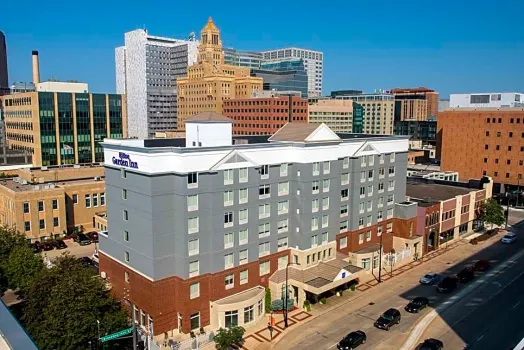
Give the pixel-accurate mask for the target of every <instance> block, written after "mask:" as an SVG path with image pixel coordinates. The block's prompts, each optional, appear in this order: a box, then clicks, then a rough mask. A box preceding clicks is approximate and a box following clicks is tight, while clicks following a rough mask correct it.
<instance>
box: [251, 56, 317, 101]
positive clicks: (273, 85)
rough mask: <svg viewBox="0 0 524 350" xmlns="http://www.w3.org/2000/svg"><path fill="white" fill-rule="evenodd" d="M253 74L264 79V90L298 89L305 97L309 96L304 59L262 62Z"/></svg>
mask: <svg viewBox="0 0 524 350" xmlns="http://www.w3.org/2000/svg"><path fill="white" fill-rule="evenodd" d="M251 76H253V77H260V78H263V79H264V90H269V91H271V90H276V91H298V92H300V94H301V96H302V97H303V98H307V96H308V77H307V72H306V69H305V67H304V61H303V60H302V59H288V60H282V61H272V62H267V63H261V64H260V68H259V69H253V70H252V71H251Z"/></svg>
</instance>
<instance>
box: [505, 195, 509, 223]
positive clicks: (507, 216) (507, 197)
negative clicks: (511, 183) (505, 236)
mask: <svg viewBox="0 0 524 350" xmlns="http://www.w3.org/2000/svg"><path fill="white" fill-rule="evenodd" d="M506 199H507V201H508V202H507V204H508V205H507V213H506V227H505V229H506V230H507V229H508V219H509V196H508V192H506Z"/></svg>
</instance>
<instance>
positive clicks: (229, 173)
mask: <svg viewBox="0 0 524 350" xmlns="http://www.w3.org/2000/svg"><path fill="white" fill-rule="evenodd" d="M232 183H233V169H229V170H224V185H231V184H232Z"/></svg>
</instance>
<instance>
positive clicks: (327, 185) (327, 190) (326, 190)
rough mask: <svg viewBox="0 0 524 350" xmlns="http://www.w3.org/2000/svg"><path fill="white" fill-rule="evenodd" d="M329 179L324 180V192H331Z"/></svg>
mask: <svg viewBox="0 0 524 350" xmlns="http://www.w3.org/2000/svg"><path fill="white" fill-rule="evenodd" d="M329 183H330V181H329V179H326V180H323V181H322V192H329Z"/></svg>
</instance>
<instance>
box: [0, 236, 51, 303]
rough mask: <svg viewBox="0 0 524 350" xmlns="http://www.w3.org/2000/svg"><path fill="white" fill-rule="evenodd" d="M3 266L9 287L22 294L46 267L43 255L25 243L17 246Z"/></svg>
mask: <svg viewBox="0 0 524 350" xmlns="http://www.w3.org/2000/svg"><path fill="white" fill-rule="evenodd" d="M3 266H4V267H3V270H4V273H5V276H6V277H7V284H8V286H9V288H11V289H13V290H15V289H18V290H19V291H20V292H22V294H23V293H24V291H25V290H26V289H27V288H28V287H29V286H30V285H31V283H32V282H33V280H34V279H35V277H36V276H37V275H38V274H39V273H40V272H41V271H42V269H43V268H44V264H43V262H42V258H41V256H40V255H35V254H34V253H33V251H32V250H31V249H30V248H29V247H27V246H25V245H22V246H15V247H14V248H13V250H12V251H11V254H9V257H8V259H7V261H6V262H5V263H4V264H3Z"/></svg>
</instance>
